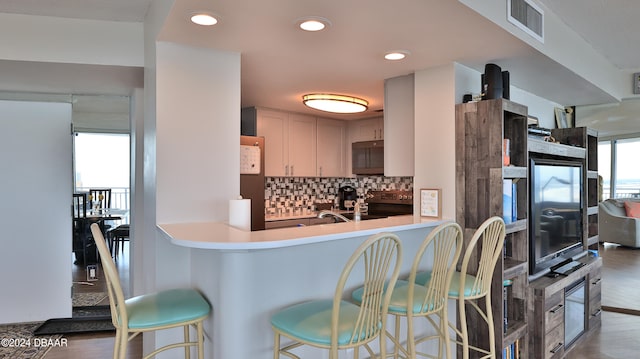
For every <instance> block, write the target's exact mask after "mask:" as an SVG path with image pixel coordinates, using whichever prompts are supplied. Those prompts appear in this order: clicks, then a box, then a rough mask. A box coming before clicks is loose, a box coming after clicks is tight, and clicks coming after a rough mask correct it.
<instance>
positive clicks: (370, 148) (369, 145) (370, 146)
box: [351, 141, 384, 175]
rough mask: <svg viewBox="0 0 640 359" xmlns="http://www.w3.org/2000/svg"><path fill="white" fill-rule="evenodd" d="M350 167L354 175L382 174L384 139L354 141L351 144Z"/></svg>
mask: <svg viewBox="0 0 640 359" xmlns="http://www.w3.org/2000/svg"><path fill="white" fill-rule="evenodd" d="M351 168H352V173H353V174H356V175H382V174H384V141H363V142H354V143H353V144H352V145H351Z"/></svg>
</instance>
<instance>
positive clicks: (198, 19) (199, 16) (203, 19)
mask: <svg viewBox="0 0 640 359" xmlns="http://www.w3.org/2000/svg"><path fill="white" fill-rule="evenodd" d="M191 22H193V23H194V24H198V25H203V26H211V25H215V24H217V23H218V19H217V18H216V16H214V15H213V14H210V13H207V12H196V13H193V14H191Z"/></svg>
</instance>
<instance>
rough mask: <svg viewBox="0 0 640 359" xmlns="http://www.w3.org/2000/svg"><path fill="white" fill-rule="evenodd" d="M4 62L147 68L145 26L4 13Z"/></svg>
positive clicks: (0, 20) (0, 40) (0, 26)
mask: <svg viewBox="0 0 640 359" xmlns="http://www.w3.org/2000/svg"><path fill="white" fill-rule="evenodd" d="M0 33H2V34H20V37H19V41H16V38H15V37H14V36H2V37H0V48H2V54H0V58H1V59H3V60H23V61H24V60H25V59H28V60H29V61H42V62H61V63H74V64H96V65H119V66H143V64H144V56H143V46H142V45H143V26H142V24H141V23H131V22H122V21H118V22H116V21H98V20H81V19H70V18H56V17H49V16H30V15H20V14H5V13H0Z"/></svg>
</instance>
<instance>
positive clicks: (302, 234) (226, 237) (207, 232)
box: [158, 215, 450, 251]
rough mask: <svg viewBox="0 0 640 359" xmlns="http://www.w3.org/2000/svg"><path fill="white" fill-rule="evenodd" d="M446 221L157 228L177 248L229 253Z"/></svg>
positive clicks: (414, 217)
mask: <svg viewBox="0 0 640 359" xmlns="http://www.w3.org/2000/svg"><path fill="white" fill-rule="evenodd" d="M448 221H450V220H448V219H431V218H422V217H419V216H417V215H406V216H393V217H388V218H382V219H371V220H367V221H359V222H342V223H331V224H321V225H315V226H304V227H291V228H281V229H269V230H264V231H254V232H247V231H243V230H240V229H237V228H234V227H231V226H229V225H228V224H227V223H222V222H195V223H165V224H158V228H159V229H160V230H161V231H162V232H163V233H164V234H165V235H166V236H167V237H168V238H169V240H170V241H171V242H172V243H173V244H176V245H179V246H183V247H190V248H203V249H216V250H228V251H238V250H240V251H242V250H260V249H273V248H283V247H291V246H298V245H304V244H312V243H320V242H327V241H333V240H338V239H343V238H351V237H358V236H368V235H372V234H375V233H379V232H394V231H401V230H409V229H417V228H426V227H436V226H438V225H439V224H441V223H444V222H448Z"/></svg>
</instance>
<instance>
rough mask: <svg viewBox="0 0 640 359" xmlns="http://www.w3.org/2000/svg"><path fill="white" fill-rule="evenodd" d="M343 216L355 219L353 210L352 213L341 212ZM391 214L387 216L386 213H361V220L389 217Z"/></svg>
mask: <svg viewBox="0 0 640 359" xmlns="http://www.w3.org/2000/svg"><path fill="white" fill-rule="evenodd" d="M340 214H342V215H343V216H345V217H347V218H349V219H350V220H353V212H350V213H340ZM387 217H389V216H385V215H380V214H361V215H360V220H362V221H366V220H368V219H380V218H387Z"/></svg>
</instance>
